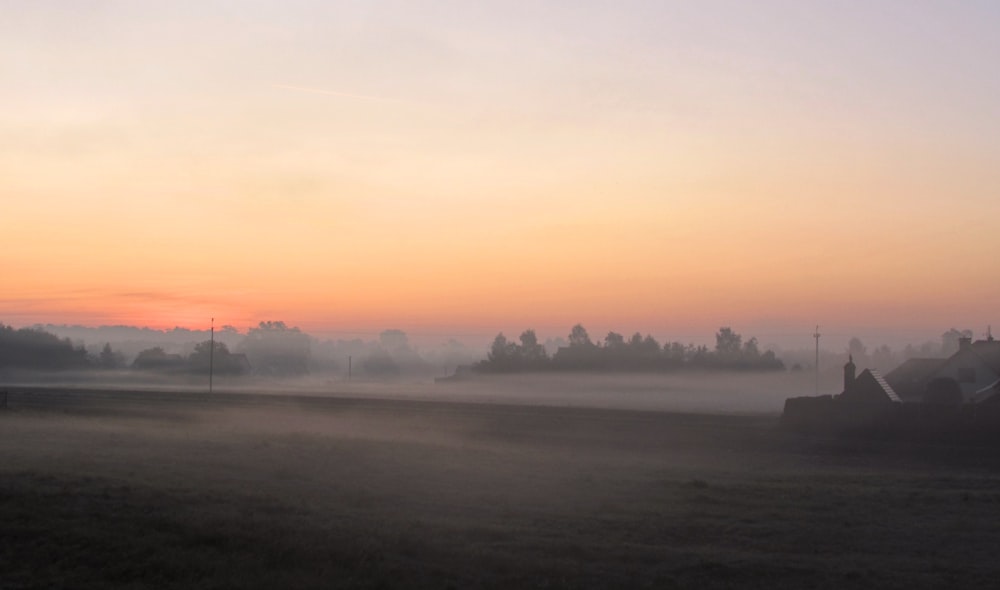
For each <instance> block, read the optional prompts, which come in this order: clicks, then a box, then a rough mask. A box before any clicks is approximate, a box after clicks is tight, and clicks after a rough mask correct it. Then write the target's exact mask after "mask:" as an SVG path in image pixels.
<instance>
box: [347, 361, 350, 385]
mask: <svg viewBox="0 0 1000 590" xmlns="http://www.w3.org/2000/svg"><path fill="white" fill-rule="evenodd" d="M347 380H348V381H350V380H351V357H350V356H348V357H347Z"/></svg>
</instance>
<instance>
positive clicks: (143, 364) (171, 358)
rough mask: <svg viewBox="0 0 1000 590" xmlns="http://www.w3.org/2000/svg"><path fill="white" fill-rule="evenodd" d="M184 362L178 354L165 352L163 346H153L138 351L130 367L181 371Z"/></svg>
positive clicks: (184, 364)
mask: <svg viewBox="0 0 1000 590" xmlns="http://www.w3.org/2000/svg"><path fill="white" fill-rule="evenodd" d="M185 366H186V363H185V361H184V357H182V356H181V355H179V354H167V352H166V351H164V350H163V348H161V347H159V346H154V347H152V348H147V349H145V350H143V351H140V352H139V354H138V355H136V357H135V360H133V361H132V367H133V368H136V369H143V370H147V371H182V370H184V368H185Z"/></svg>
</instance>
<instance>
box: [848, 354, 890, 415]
mask: <svg viewBox="0 0 1000 590" xmlns="http://www.w3.org/2000/svg"><path fill="white" fill-rule="evenodd" d="M856 370H857V367H856V366H855V365H854V357H853V356H849V357H848V359H847V364H846V365H844V391H843V392H842V393H841V394H840V395H838V396H837V399H839V400H842V401H844V402H848V403H855V404H884V403H901V402H902V401H903V400H901V399H900V398H899V394H897V393H896V391H895V390H894V389H893V388H892V386H891V385H889V383H888V382H886V380H885V378H884V377H882V375H881V374H880V373H879V372H878V371H876V370H875V369H865V370H864V371H861V374H860V375H857V376H855V375H854V373H855V371H856Z"/></svg>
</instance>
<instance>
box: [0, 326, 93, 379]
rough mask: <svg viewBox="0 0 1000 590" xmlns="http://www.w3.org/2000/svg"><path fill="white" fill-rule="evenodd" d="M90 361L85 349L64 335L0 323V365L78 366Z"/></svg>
mask: <svg viewBox="0 0 1000 590" xmlns="http://www.w3.org/2000/svg"><path fill="white" fill-rule="evenodd" d="M90 365H91V360H90V359H89V358H88V357H87V351H86V349H84V348H83V347H82V346H80V347H78V346H74V345H73V343H72V342H71V341H70V340H69V339H68V338H64V339H59V337H58V336H56V335H54V334H50V333H48V332H45V331H43V330H38V329H34V328H21V329H19V330H15V329H14V328H12V327H10V326H5V325H3V324H0V368H4V369H36V370H55V369H80V368H86V367H88V366H90Z"/></svg>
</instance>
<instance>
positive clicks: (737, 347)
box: [715, 327, 743, 362]
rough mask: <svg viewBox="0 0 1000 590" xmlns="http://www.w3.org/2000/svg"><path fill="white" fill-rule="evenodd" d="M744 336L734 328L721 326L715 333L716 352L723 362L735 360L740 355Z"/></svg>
mask: <svg viewBox="0 0 1000 590" xmlns="http://www.w3.org/2000/svg"><path fill="white" fill-rule="evenodd" d="M742 342H743V337H742V336H740V335H739V334H737V333H736V332H734V331H733V330H732V328H729V327H724V328H719V331H718V332H716V333H715V354H717V355H718V356H719V359H720V360H722V361H723V362H726V361H733V360H736V359H738V358H739V357H740V352H741V351H742Z"/></svg>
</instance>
